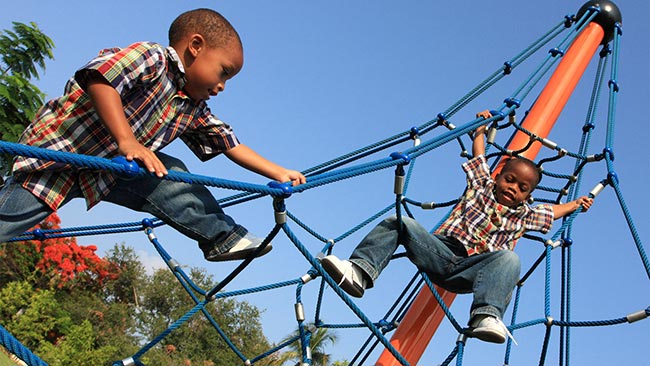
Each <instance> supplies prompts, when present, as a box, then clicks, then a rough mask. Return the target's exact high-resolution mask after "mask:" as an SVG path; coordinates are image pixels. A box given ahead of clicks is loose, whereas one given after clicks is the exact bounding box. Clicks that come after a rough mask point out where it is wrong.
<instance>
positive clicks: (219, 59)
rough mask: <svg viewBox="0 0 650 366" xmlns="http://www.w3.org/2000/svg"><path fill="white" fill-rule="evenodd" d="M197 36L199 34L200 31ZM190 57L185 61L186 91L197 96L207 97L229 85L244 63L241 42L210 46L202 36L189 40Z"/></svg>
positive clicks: (204, 98) (196, 98) (200, 97)
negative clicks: (228, 82) (223, 45)
mask: <svg viewBox="0 0 650 366" xmlns="http://www.w3.org/2000/svg"><path fill="white" fill-rule="evenodd" d="M197 36H198V35H197ZM188 52H189V54H190V57H189V60H187V59H186V62H185V63H184V65H183V66H184V68H185V77H186V79H187V82H186V84H185V88H184V89H185V92H186V93H187V94H188V95H189V96H190V98H192V99H194V100H197V101H198V100H208V99H210V97H211V96H216V95H217V94H218V93H219V92H221V91H223V90H224V89H225V88H226V81H228V80H229V79H230V78H232V77H233V76H235V75H237V73H238V72H239V70H241V68H242V66H243V64H244V55H243V52H242V48H241V45H240V44H239V42H236V41H231V42H230V43H229V44H228V45H227V46H225V47H219V48H213V47H208V46H207V44H206V42H205V40H203V38H202V37H201V36H198V38H193V39H192V40H190V46H189V48H188Z"/></svg>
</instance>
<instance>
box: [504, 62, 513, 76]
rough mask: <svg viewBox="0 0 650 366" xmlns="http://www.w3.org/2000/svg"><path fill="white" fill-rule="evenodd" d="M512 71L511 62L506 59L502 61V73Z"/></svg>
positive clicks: (507, 73) (508, 73)
mask: <svg viewBox="0 0 650 366" xmlns="http://www.w3.org/2000/svg"><path fill="white" fill-rule="evenodd" d="M511 72H512V63H510V61H506V62H504V63H503V75H510V73H511Z"/></svg>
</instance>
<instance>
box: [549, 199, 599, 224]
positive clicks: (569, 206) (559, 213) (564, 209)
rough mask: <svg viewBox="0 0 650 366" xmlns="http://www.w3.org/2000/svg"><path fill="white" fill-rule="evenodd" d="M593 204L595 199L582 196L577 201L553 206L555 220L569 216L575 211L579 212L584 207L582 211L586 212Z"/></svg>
mask: <svg viewBox="0 0 650 366" xmlns="http://www.w3.org/2000/svg"><path fill="white" fill-rule="evenodd" d="M593 203H594V199H593V198H589V197H587V196H582V197H580V198H578V199H577V200H575V201H571V202H567V203H561V204H558V205H553V219H555V220H557V219H559V218H562V217H564V216H566V215H569V214H570V213H572V212H573V211H575V210H577V209H578V207H580V206H582V211H583V212H586V211H587V210H588V209H589V207H591V205H592V204H593Z"/></svg>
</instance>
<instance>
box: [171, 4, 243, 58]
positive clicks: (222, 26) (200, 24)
mask: <svg viewBox="0 0 650 366" xmlns="http://www.w3.org/2000/svg"><path fill="white" fill-rule="evenodd" d="M195 33H196V34H200V35H202V36H203V37H204V38H205V40H206V42H207V43H208V46H209V47H215V48H218V47H225V46H227V45H228V44H230V42H232V41H233V40H236V41H237V42H238V43H239V45H240V46H241V39H240V38H239V34H238V33H237V31H236V30H235V28H234V27H233V26H232V24H230V22H229V21H228V20H227V19H226V18H224V17H223V15H221V14H219V13H218V12H216V11H214V10H212V9H206V8H199V9H194V10H189V11H186V12H184V13H183V14H181V15H179V16H178V17H176V19H174V21H173V22H172V24H171V26H170V27H169V34H168V36H169V44H170V45H171V46H173V45H174V44H176V43H177V42H180V41H181V40H182V39H183V37H186V36H187V35H189V34H195Z"/></svg>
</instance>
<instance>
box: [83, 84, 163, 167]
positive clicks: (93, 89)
mask: <svg viewBox="0 0 650 366" xmlns="http://www.w3.org/2000/svg"><path fill="white" fill-rule="evenodd" d="M86 92H87V93H88V96H90V99H91V100H92V102H93V106H94V107H95V111H96V112H97V115H98V116H99V119H100V120H102V122H103V123H104V126H106V128H107V129H108V131H109V132H110V133H111V135H112V136H113V138H114V139H115V142H116V143H117V146H118V151H119V152H120V154H122V155H124V156H125V157H126V159H127V160H129V161H132V160H133V159H136V160H138V161H140V162H142V164H143V165H144V167H145V168H146V169H147V170H148V171H149V172H150V173H155V174H156V175H157V176H158V177H162V176H163V175H167V169H166V168H165V166H164V165H163V163H162V162H161V161H160V160H159V159H158V157H157V156H156V154H154V152H153V151H151V150H149V149H147V148H146V147H144V146H143V145H142V144H141V143H140V142H138V140H137V139H136V138H135V135H134V134H133V131H132V130H131V126H130V125H129V122H128V121H127V120H126V116H125V115H124V109H123V106H122V100H121V98H120V95H119V94H118V93H117V91H116V90H115V88H113V86H111V85H110V84H109V83H108V82H107V81H106V80H104V79H103V78H101V77H91V78H90V79H89V80H88V84H87V85H86Z"/></svg>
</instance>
